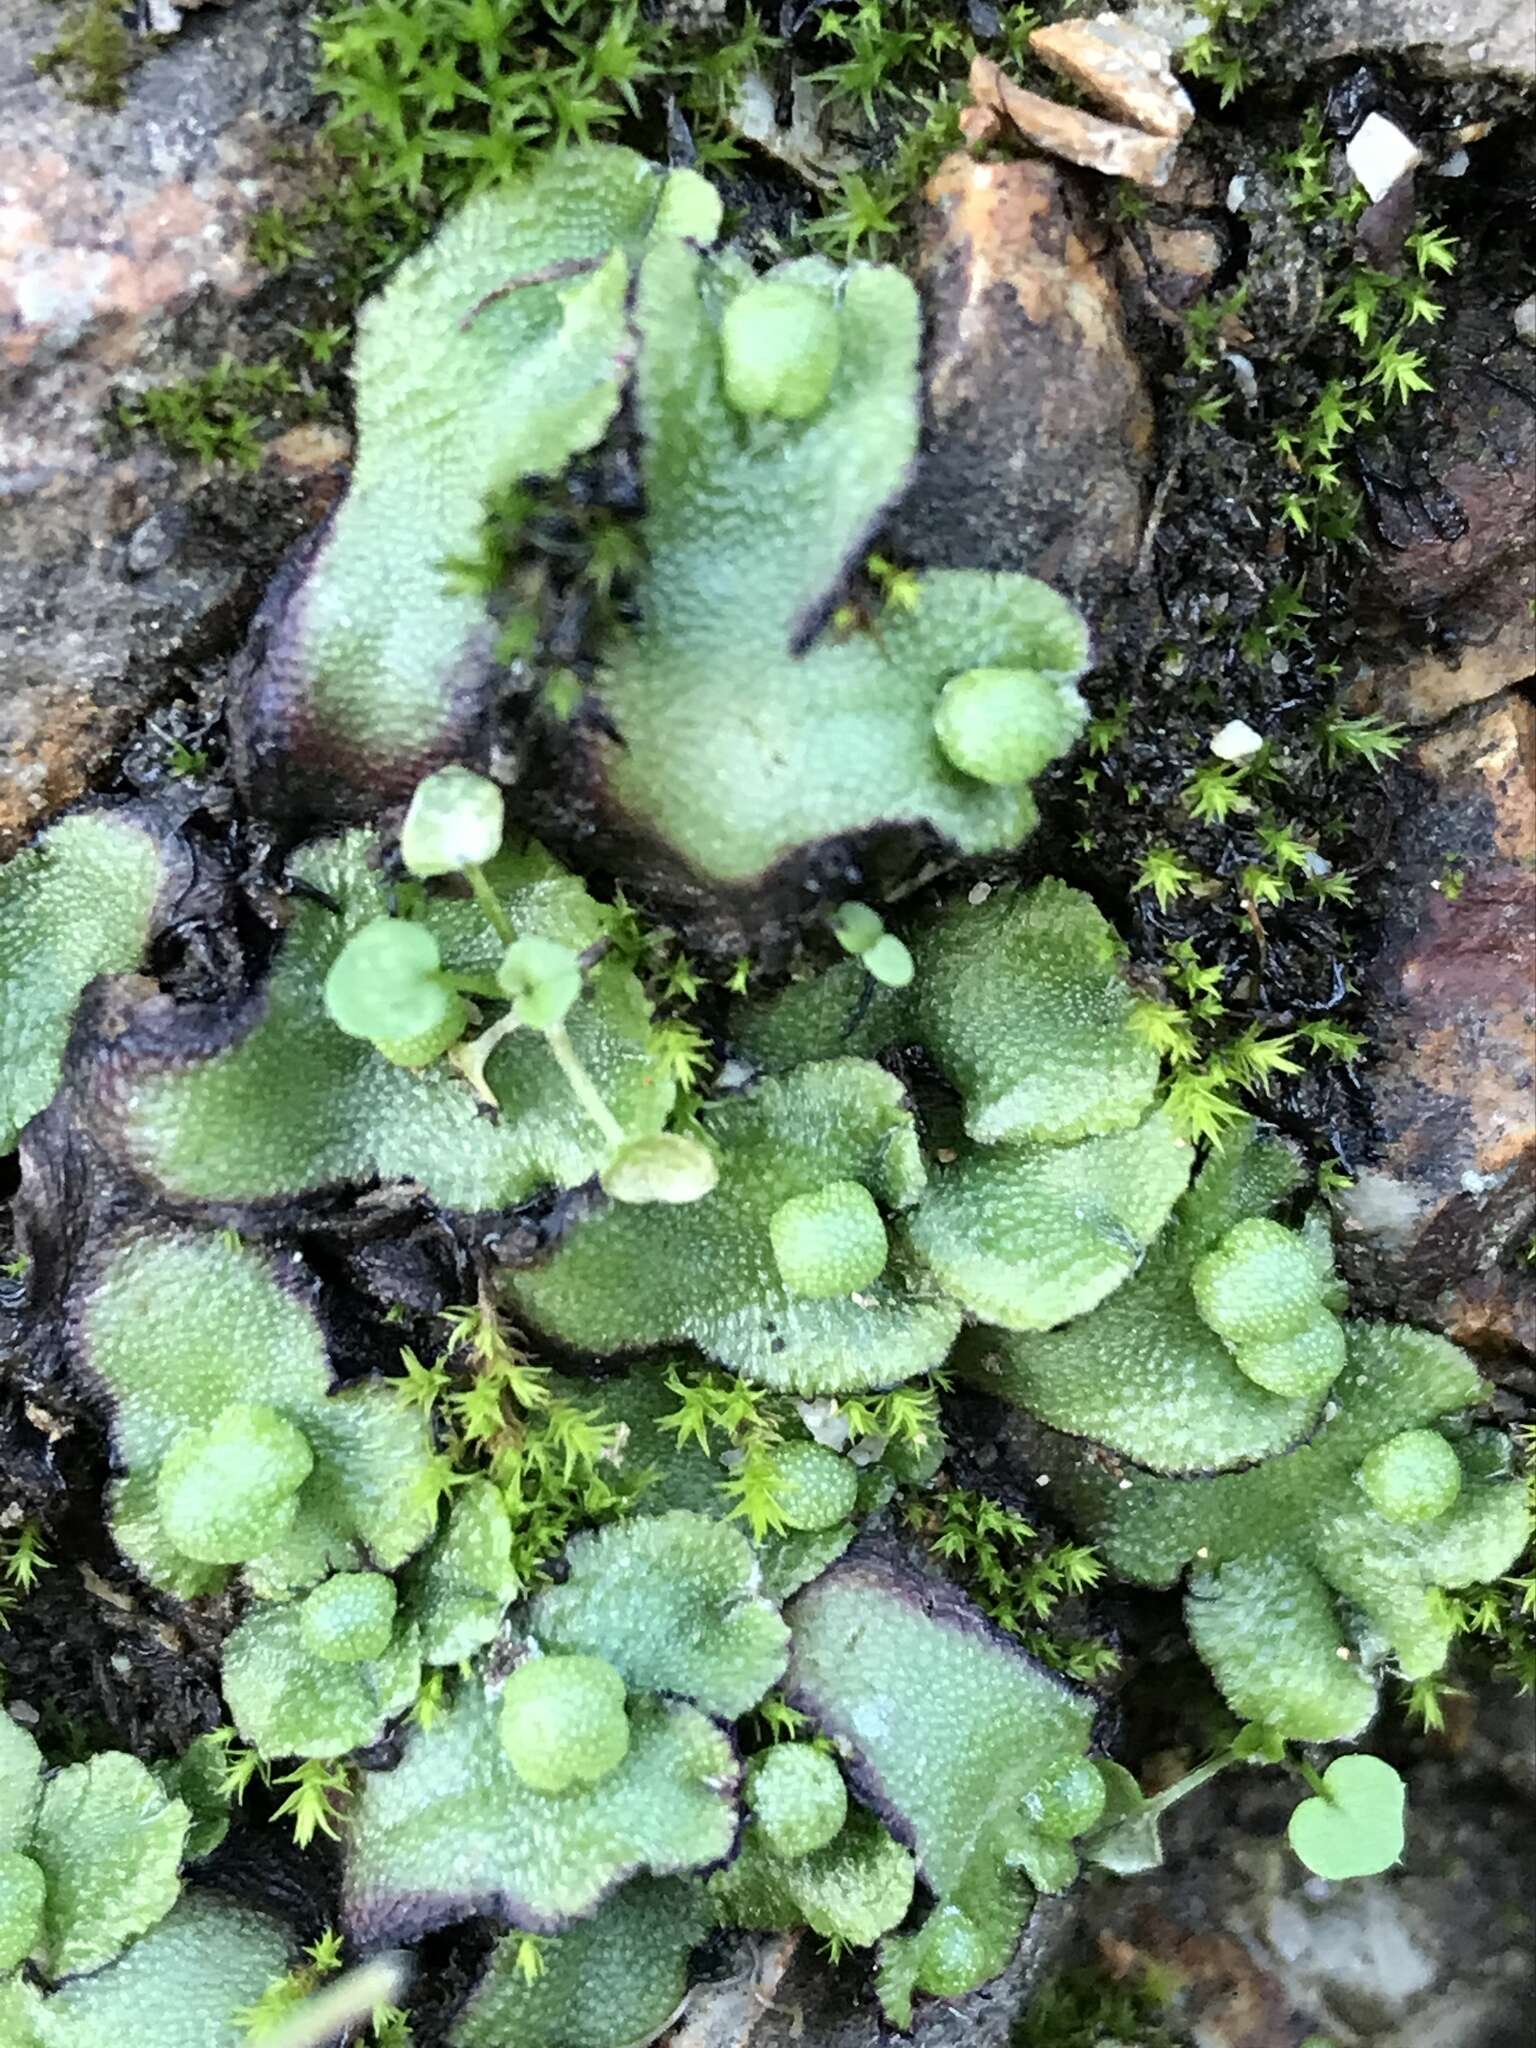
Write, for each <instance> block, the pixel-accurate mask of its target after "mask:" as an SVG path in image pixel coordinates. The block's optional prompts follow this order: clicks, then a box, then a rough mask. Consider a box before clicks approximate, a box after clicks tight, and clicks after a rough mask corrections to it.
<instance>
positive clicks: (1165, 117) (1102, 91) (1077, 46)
mask: <svg viewBox="0 0 1536 2048" xmlns="http://www.w3.org/2000/svg"><path fill="white" fill-rule="evenodd" d="M1029 47H1030V48H1031V49H1032V50H1033V51H1034V53H1035V55H1036V56H1037V57H1038V58H1039V59H1040V60H1041V62H1042V63H1044V64H1048V65H1049V66H1050V68H1051V69H1052V70H1053V71H1055V72H1058V73H1059V74H1060V75H1061V76H1062V77H1063V78H1070V79H1071V80H1072V83H1073V84H1074V85H1080V86H1081V87H1082V88H1083V90H1084V91H1085V92H1087V93H1090V94H1091V95H1092V96H1093V98H1094V99H1096V100H1097V101H1098V102H1099V104H1100V106H1104V107H1107V108H1108V109H1109V111H1110V113H1111V114H1113V115H1114V116H1115V118H1116V120H1119V121H1124V122H1126V123H1128V124H1129V126H1131V127H1132V128H1140V129H1142V130H1144V132H1145V133H1146V134H1148V135H1167V136H1171V137H1173V139H1174V140H1175V141H1177V139H1178V138H1179V136H1181V135H1182V134H1183V133H1184V132H1185V130H1186V129H1187V128H1188V127H1189V125H1190V123H1191V122H1192V121H1193V120H1194V118H1195V109H1194V106H1193V103H1192V102H1191V100H1190V97H1189V94H1188V93H1187V92H1185V90H1184V88H1183V86H1182V85H1180V84H1179V81H1178V80H1177V79H1176V78H1175V77H1174V75H1173V67H1172V65H1171V64H1170V62H1169V49H1168V45H1167V44H1166V43H1164V42H1162V41H1160V40H1159V38H1158V37H1156V36H1154V35H1149V34H1148V33H1147V31H1146V30H1145V29H1144V28H1138V27H1137V26H1136V24H1135V23H1134V22H1131V21H1125V20H1123V19H1122V18H1121V17H1120V16H1119V15H1118V14H1097V15H1095V16H1094V18H1093V20H1092V21H1053V22H1051V23H1049V24H1048V25H1047V26H1046V27H1044V28H1037V29H1036V30H1035V32H1034V34H1033V35H1032V36H1031V37H1030V39H1029Z"/></svg>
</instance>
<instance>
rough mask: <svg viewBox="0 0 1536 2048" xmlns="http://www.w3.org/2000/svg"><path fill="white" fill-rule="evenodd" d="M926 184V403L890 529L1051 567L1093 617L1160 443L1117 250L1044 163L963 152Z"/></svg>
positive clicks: (1015, 562)
mask: <svg viewBox="0 0 1536 2048" xmlns="http://www.w3.org/2000/svg"><path fill="white" fill-rule="evenodd" d="M926 198H927V212H926V214H925V217H924V221H923V229H922V235H923V246H922V255H921V261H920V270H921V278H922V283H923V287H924V292H925V296H926V299H927V310H928V361H927V366H926V367H927V378H928V417H927V423H926V428H925V433H924V442H923V451H922V455H921V457H920V459H919V465H918V474H917V478H916V481H915V484H914V487H913V490H912V492H911V493H910V494H909V496H908V498H907V499H906V500H905V502H904V503H903V505H902V506H901V508H900V509H899V511H898V513H897V516H896V520H895V528H896V531H895V533H894V534H893V539H894V540H895V541H896V543H897V545H902V544H903V543H905V544H908V545H909V546H910V549H911V551H912V553H913V554H914V555H915V557H916V558H917V559H920V560H922V561H925V562H928V563H931V564H932V565H933V566H934V567H938V568H973V569H976V568H984V569H1017V570H1024V571H1026V572H1028V573H1029V574H1032V575H1036V576H1040V577H1043V578H1044V579H1045V580H1046V581H1047V582H1050V583H1053V584H1055V585H1057V586H1058V587H1059V588H1062V589H1066V590H1069V591H1071V592H1072V593H1073V594H1074V595H1075V596H1076V597H1077V599H1078V600H1079V602H1080V603H1083V604H1084V605H1085V607H1086V608H1087V610H1088V612H1089V614H1090V617H1092V616H1094V615H1095V614H1096V613H1097V612H1099V611H1100V610H1101V609H1102V606H1103V605H1104V604H1105V603H1106V602H1107V601H1108V600H1109V599H1110V598H1111V597H1112V595H1113V593H1114V592H1115V591H1116V590H1117V589H1118V588H1119V587H1120V586H1121V585H1123V583H1124V582H1125V580H1126V578H1127V577H1128V575H1129V574H1130V571H1131V570H1132V568H1133V566H1134V564H1135V561H1136V555H1137V550H1138V548H1139V546H1140V540H1141V531H1142V524H1143V507H1144V499H1145V492H1146V488H1147V484H1148V480H1149V474H1150V469H1151V463H1152V452H1153V413H1152V406H1151V401H1150V399H1149V397H1148V394H1147V389H1146V384H1145V381H1144V380H1143V377H1142V373H1141V369H1140V365H1139V364H1138V362H1137V360H1136V357H1135V356H1134V354H1133V353H1132V352H1131V349H1130V348H1129V346H1128V344H1127V342H1126V338H1125V326H1124V318H1123V315H1122V312H1121V308H1120V302H1119V297H1118V295H1117V293H1116V291H1115V287H1114V284H1113V282H1112V281H1111V277H1110V274H1109V269H1108V266H1107V263H1106V262H1105V260H1104V258H1103V256H1102V255H1101V254H1100V252H1099V249H1098V247H1096V246H1095V243H1094V242H1093V241H1092V240H1090V235H1091V234H1092V233H1093V230H1092V229H1090V228H1089V227H1087V226H1081V227H1080V226H1079V224H1078V223H1077V222H1076V220H1075V219H1074V214H1073V209H1072V204H1071V189H1070V187H1069V185H1068V184H1067V182H1066V181H1065V178H1064V175H1063V174H1062V173H1061V172H1058V171H1057V170H1055V169H1053V168H1052V167H1051V166H1049V165H1047V164H1043V163H1035V162H1028V163H1005V164H979V163H973V162H972V161H971V160H970V158H968V157H965V156H954V157H951V158H949V159H948V161H947V162H945V163H944V164H942V165H941V166H940V168H939V170H938V172H937V173H936V174H935V176H934V178H933V181H932V183H931V184H930V185H929V187H928V191H927V194H926Z"/></svg>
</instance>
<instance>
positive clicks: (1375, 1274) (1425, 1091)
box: [1339, 692, 1536, 1349]
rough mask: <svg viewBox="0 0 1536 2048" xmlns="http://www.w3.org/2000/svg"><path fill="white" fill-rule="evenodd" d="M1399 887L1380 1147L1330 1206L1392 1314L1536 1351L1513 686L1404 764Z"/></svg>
mask: <svg viewBox="0 0 1536 2048" xmlns="http://www.w3.org/2000/svg"><path fill="white" fill-rule="evenodd" d="M1406 758H1407V760H1408V761H1409V763H1410V764H1411V766H1412V767H1413V768H1414V769H1416V770H1417V771H1418V773H1419V774H1420V775H1421V776H1422V777H1423V778H1424V782H1423V785H1422V787H1421V789H1420V790H1419V792H1418V793H1417V795H1416V796H1415V795H1414V794H1411V793H1405V800H1404V801H1403V803H1402V804H1401V806H1400V807H1399V813H1398V842H1397V845H1396V848H1395V867H1396V888H1395V892H1394V905H1393V908H1392V910H1391V912H1390V913H1389V915H1388V918H1387V922H1386V928H1385V931H1384V935H1383V942H1382V946H1381V949H1380V951H1379V952H1378V954H1377V956H1376V958H1375V960H1374V961H1373V962H1371V963H1370V965H1369V968H1368V970H1367V975H1366V981H1367V987H1368V989H1369V991H1370V992H1371V994H1372V995H1373V997H1374V1000H1375V1017H1376V1025H1375V1046H1376V1051H1377V1055H1378V1057H1377V1060H1376V1063H1375V1064H1374V1065H1373V1066H1372V1068H1371V1070H1370V1073H1369V1076H1368V1080H1369V1087H1370V1094H1371V1103H1372V1109H1373V1112H1374V1117H1375V1121H1376V1125H1377V1131H1378V1138H1379V1143H1378V1145H1377V1148H1376V1150H1375V1153H1374V1155H1373V1156H1372V1158H1371V1160H1370V1161H1369V1164H1368V1165H1367V1167H1366V1168H1365V1170H1364V1171H1362V1172H1361V1173H1360V1174H1359V1175H1358V1176H1357V1179H1356V1184H1355V1186H1354V1187H1353V1188H1352V1189H1350V1190H1348V1191H1347V1192H1346V1193H1344V1194H1343V1195H1342V1196H1341V1198H1340V1202H1339V1209H1340V1215H1341V1218H1342V1220H1343V1223H1344V1227H1345V1233H1346V1245H1347V1246H1348V1247H1349V1248H1350V1252H1351V1264H1352V1265H1353V1267H1354V1274H1355V1277H1356V1278H1357V1279H1358V1280H1359V1281H1360V1282H1361V1284H1362V1285H1364V1286H1365V1287H1367V1288H1368V1289H1369V1290H1370V1292H1371V1293H1372V1294H1373V1295H1375V1296H1376V1298H1377V1299H1378V1300H1379V1301H1380V1302H1381V1303H1382V1305H1383V1306H1390V1307H1391V1308H1392V1309H1393V1310H1394V1312H1395V1313H1397V1314H1398V1315H1401V1316H1406V1317H1410V1318H1414V1319H1419V1320H1426V1321H1430V1322H1433V1323H1435V1324H1437V1325H1438V1326H1439V1327H1440V1328H1442V1329H1444V1330H1446V1331H1447V1332H1448V1333H1449V1334H1451V1335H1452V1336H1456V1337H1458V1338H1461V1339H1464V1340H1465V1341H1468V1342H1472V1343H1476V1344H1479V1345H1482V1346H1484V1347H1489V1346H1507V1345H1519V1346H1522V1347H1526V1348H1531V1349H1536V1288H1533V1287H1532V1286H1531V1284H1530V1267H1529V1266H1528V1265H1527V1264H1526V1263H1525V1260H1524V1251H1525V1248H1526V1245H1527V1242H1528V1241H1529V1239H1530V1238H1531V1235H1532V1233H1533V1231H1536V707H1533V706H1532V704H1531V703H1530V701H1529V700H1528V699H1526V698H1525V697H1523V696H1521V695H1519V694H1518V693H1515V692H1507V693H1506V694H1504V695H1503V696H1500V697H1497V698H1494V699H1493V700H1492V701H1490V702H1489V703H1487V704H1484V705H1481V706H1478V707H1476V708H1474V709H1473V710H1471V711H1468V712H1464V713H1463V714H1461V715H1460V716H1459V717H1457V718H1456V719H1455V720H1453V721H1452V722H1451V723H1449V724H1447V725H1446V726H1444V727H1443V728H1441V729H1440V730H1438V731H1437V732H1435V733H1433V734H1431V735H1430V736H1428V737H1427V738H1425V739H1423V740H1421V741H1420V742H1419V744H1418V745H1417V746H1416V747H1415V748H1414V749H1413V750H1412V752H1411V754H1410V755H1409V756H1407V757H1406Z"/></svg>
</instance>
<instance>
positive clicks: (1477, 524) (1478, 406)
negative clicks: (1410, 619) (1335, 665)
mask: <svg viewBox="0 0 1536 2048" xmlns="http://www.w3.org/2000/svg"><path fill="white" fill-rule="evenodd" d="M1433 355H1434V365H1433V367H1434V372H1435V382H1436V389H1435V393H1434V398H1433V401H1432V403H1428V404H1426V405H1425V406H1423V407H1422V408H1415V409H1414V410H1413V411H1412V412H1411V413H1408V414H1406V415H1400V416H1399V417H1400V418H1401V420H1402V425H1401V427H1400V428H1399V430H1398V434H1397V435H1396V436H1395V437H1394V439H1393V440H1392V441H1391V442H1390V443H1386V444H1382V445H1377V446H1372V447H1370V448H1369V449H1367V450H1365V451H1363V455H1362V467H1361V480H1362V482H1363V484H1364V486H1365V491H1366V496H1367V499H1368V501H1369V504H1370V508H1371V515H1372V521H1373V524H1374V527H1375V531H1376V550H1375V554H1376V559H1375V563H1374V566H1373V571H1372V575H1371V578H1370V583H1369V589H1368V592H1367V601H1368V602H1371V603H1373V604H1374V605H1375V606H1377V607H1378V608H1380V609H1385V610H1388V611H1392V612H1407V613H1410V614H1414V615H1418V616H1425V615H1428V614H1431V613H1435V612H1439V611H1441V610H1442V609H1443V608H1444V607H1445V606H1447V605H1449V604H1451V603H1452V602H1454V601H1457V600H1460V599H1462V598H1464V597H1466V596H1467V595H1468V594H1469V593H1471V592H1472V591H1474V590H1475V589H1476V587H1477V586H1478V585H1479V584H1481V583H1483V581H1484V580H1485V579H1486V578H1487V577H1489V576H1490V575H1492V574H1493V573H1494V572H1495V571H1496V570H1497V569H1499V568H1500V567H1501V566H1502V565H1503V564H1504V563H1506V562H1509V561H1511V560H1515V559H1520V560H1523V559H1525V558H1526V557H1527V556H1528V555H1529V551H1530V531H1531V522H1532V518H1533V515H1536V364H1533V362H1532V360H1531V353H1530V351H1529V350H1528V349H1526V348H1524V347H1523V346H1522V345H1521V344H1520V342H1519V341H1518V340H1517V339H1516V337H1515V335H1514V333H1513V331H1512V330H1511V327H1510V323H1509V318H1508V315H1507V313H1504V312H1503V311H1502V310H1500V309H1495V308H1492V307H1489V306H1486V305H1476V304H1473V305H1469V306H1467V307H1466V308H1464V309H1463V310H1461V311H1460V312H1458V313H1457V314H1456V315H1455V316H1454V317H1453V320H1452V322H1451V323H1449V325H1448V328H1447V331H1446V332H1445V334H1444V335H1443V336H1437V337H1436V340H1435V342H1434V344H1433Z"/></svg>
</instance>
